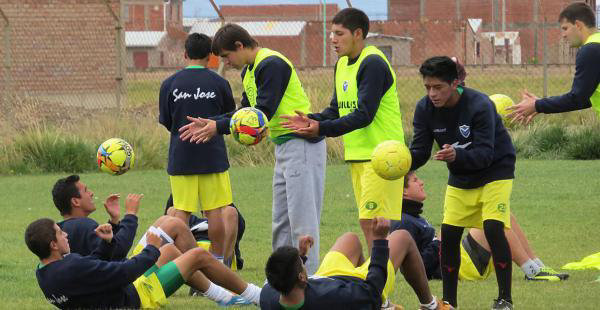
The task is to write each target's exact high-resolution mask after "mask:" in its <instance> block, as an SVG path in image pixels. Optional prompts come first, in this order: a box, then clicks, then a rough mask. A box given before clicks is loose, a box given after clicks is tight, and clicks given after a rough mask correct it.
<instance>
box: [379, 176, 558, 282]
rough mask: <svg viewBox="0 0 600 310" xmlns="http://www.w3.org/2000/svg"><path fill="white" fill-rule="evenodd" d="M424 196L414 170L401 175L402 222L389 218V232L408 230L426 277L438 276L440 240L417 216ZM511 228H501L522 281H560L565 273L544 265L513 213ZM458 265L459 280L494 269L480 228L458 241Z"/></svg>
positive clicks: (484, 275) (484, 276) (481, 276)
mask: <svg viewBox="0 0 600 310" xmlns="http://www.w3.org/2000/svg"><path fill="white" fill-rule="evenodd" d="M426 198H427V194H426V192H425V188H424V183H423V181H422V180H421V179H419V177H417V175H416V173H415V172H414V171H410V172H409V173H407V174H406V176H405V177H404V190H403V202H402V205H403V208H402V221H392V224H391V229H390V230H391V231H396V230H399V229H404V230H406V231H408V232H409V233H410V235H411V236H412V238H413V239H414V240H415V243H416V244H417V248H419V252H420V253H421V258H422V259H423V264H424V265H425V271H426V272H427V278H428V279H441V278H442V272H441V267H440V256H439V249H440V243H441V240H440V239H439V238H438V236H437V234H436V232H435V228H434V227H433V226H432V225H431V224H429V223H428V222H427V220H426V219H425V218H424V217H422V216H421V213H422V212H423V202H424V201H425V199H426ZM510 222H511V228H510V230H505V234H506V238H507V239H508V243H509V246H510V251H511V254H512V259H513V262H515V263H516V264H517V265H518V266H519V267H521V270H522V271H523V273H524V274H525V280H531V281H560V280H566V279H567V278H568V277H569V275H568V274H565V273H558V272H556V271H554V270H553V269H552V268H549V267H546V266H545V265H544V263H543V262H542V261H541V260H540V259H539V258H538V257H537V256H536V255H535V253H534V252H533V249H531V247H530V246H529V241H528V240H527V237H526V236H525V234H524V233H523V231H522V230H521V227H520V225H519V224H518V222H517V219H516V218H515V217H514V215H512V214H511V218H510ZM460 254H461V264H460V270H459V278H460V279H461V280H484V279H487V278H488V277H489V275H490V274H491V273H492V272H493V271H494V268H493V263H492V261H491V258H492V255H491V251H490V246H489V244H488V242H487V239H486V238H485V234H484V232H483V230H481V229H479V228H471V229H469V233H468V234H467V235H466V236H465V237H464V238H463V239H462V242H461V249H460Z"/></svg>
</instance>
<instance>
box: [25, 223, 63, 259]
mask: <svg viewBox="0 0 600 310" xmlns="http://www.w3.org/2000/svg"><path fill="white" fill-rule="evenodd" d="M52 241H56V230H54V221H53V220H51V219H49V218H43V219H39V220H36V221H34V222H33V223H31V224H29V226H27V229H26V230H25V244H27V247H28V248H29V250H30V251H31V252H33V254H35V255H37V257H39V258H40V259H44V258H47V257H48V256H50V242H52Z"/></svg>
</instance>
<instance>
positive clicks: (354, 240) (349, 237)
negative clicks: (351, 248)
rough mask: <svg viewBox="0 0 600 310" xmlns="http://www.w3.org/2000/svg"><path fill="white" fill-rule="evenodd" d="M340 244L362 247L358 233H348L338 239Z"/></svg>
mask: <svg viewBox="0 0 600 310" xmlns="http://www.w3.org/2000/svg"><path fill="white" fill-rule="evenodd" d="M338 241H339V242H344V243H347V244H352V245H360V237H358V235H357V234H356V233H353V232H347V233H344V234H343V235H341V236H340V237H339V238H338Z"/></svg>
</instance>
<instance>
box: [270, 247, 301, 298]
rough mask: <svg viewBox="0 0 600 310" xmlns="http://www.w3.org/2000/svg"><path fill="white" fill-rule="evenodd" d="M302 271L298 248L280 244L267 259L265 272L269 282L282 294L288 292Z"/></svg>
mask: <svg viewBox="0 0 600 310" xmlns="http://www.w3.org/2000/svg"><path fill="white" fill-rule="evenodd" d="M300 272H302V261H301V260H300V253H299V252H298V249H296V248H294V247H291V246H282V247H280V248H278V249H277V250H275V252H273V254H271V256H270V257H269V260H267V265H266V267H265V273H266V274H267V281H268V282H269V284H270V285H271V286H272V287H273V288H274V289H275V290H276V291H278V292H279V293H281V294H282V295H287V294H289V293H290V292H291V291H292V289H293V288H294V286H295V285H296V283H298V275H299V274H300Z"/></svg>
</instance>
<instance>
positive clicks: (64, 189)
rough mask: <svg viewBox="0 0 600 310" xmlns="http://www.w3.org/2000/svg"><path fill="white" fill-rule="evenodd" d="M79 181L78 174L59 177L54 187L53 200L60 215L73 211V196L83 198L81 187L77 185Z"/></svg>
mask: <svg viewBox="0 0 600 310" xmlns="http://www.w3.org/2000/svg"><path fill="white" fill-rule="evenodd" d="M78 181H79V176H78V175H76V174H73V175H70V176H68V177H66V178H63V179H59V180H58V181H56V183H54V187H53V188H52V200H54V205H55V206H56V208H57V209H58V211H59V212H60V215H65V214H70V213H71V198H81V195H80V194H79V189H78V188H77V186H76V185H75V183H77V182H78Z"/></svg>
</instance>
